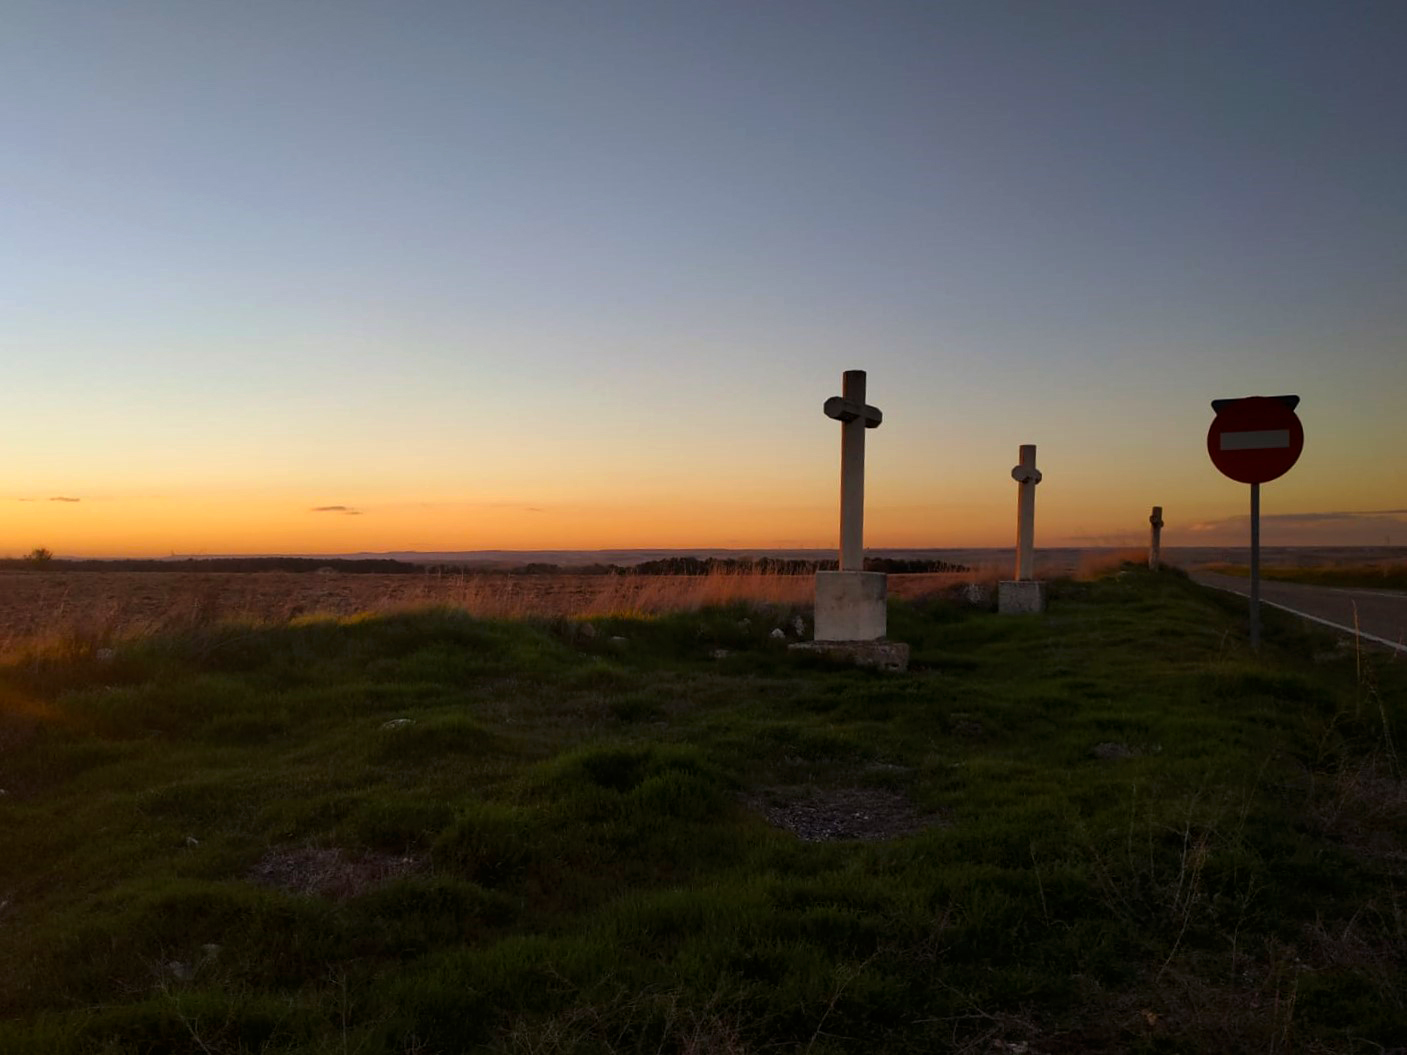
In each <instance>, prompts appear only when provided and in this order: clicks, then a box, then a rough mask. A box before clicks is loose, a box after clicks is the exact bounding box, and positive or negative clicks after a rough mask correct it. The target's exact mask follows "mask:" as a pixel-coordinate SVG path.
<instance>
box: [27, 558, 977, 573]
mask: <svg viewBox="0 0 1407 1055" xmlns="http://www.w3.org/2000/svg"><path fill="white" fill-rule="evenodd" d="M837 566H838V562H837V561H834V560H787V559H785V558H782V557H757V558H751V557H667V558H665V559H663V560H647V561H645V562H644V563H642V564H629V565H620V564H586V565H579V564H567V565H562V564H543V563H533V564H522V565H518V566H517V567H508V568H505V567H485V566H482V565H473V564H467V565H466V564H414V563H411V562H410V561H404V560H390V559H374V558H373V559H367V560H344V559H336V558H332V559H318V558H316V557H205V558H197V557H190V558H187V559H185V560H66V559H62V558H58V557H52V558H47V559H44V560H42V561H36V560H34V559H32V558H28V557H19V558H15V557H11V558H0V569H3V570H14V569H25V570H29V571H167V572H212V571H215V572H220V571H223V572H260V571H282V572H346V573H350V574H358V573H360V574H375V575H442V574H446V573H452V574H455V575H504V574H508V575H727V574H734V575H737V574H757V575H810V574H812V573H813V572H817V571H835V570H836V568H837ZM865 570H866V571H882V572H888V573H890V574H894V575H905V574H913V573H921V572H961V571H970V570H971V569H970V568H968V567H966V566H965V565H962V564H954V563H952V562H951V561H945V560H895V559H891V558H889V557H868V558H866V560H865Z"/></svg>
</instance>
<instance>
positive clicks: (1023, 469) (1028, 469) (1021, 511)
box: [997, 443, 1045, 615]
mask: <svg viewBox="0 0 1407 1055" xmlns="http://www.w3.org/2000/svg"><path fill="white" fill-rule="evenodd" d="M1011 478H1012V479H1013V480H1015V481H1016V483H1017V492H1016V578H1015V579H1014V580H1008V581H1006V582H999V583H997V611H999V612H1001V613H1002V614H1003V615H1023V614H1027V613H1032V612H1043V611H1045V583H1043V582H1036V581H1035V574H1036V485H1037V484H1038V483H1040V482H1041V471H1040V470H1039V469H1037V468H1036V447H1035V444H1032V443H1023V444H1022V445H1021V448H1020V451H1019V462H1018V464H1017V465H1016V467H1015V468H1013V469H1012V470H1011Z"/></svg>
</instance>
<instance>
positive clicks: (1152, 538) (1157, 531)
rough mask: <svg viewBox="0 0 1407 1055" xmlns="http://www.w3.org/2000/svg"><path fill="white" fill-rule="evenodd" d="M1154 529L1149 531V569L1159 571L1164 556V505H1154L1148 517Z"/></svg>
mask: <svg viewBox="0 0 1407 1055" xmlns="http://www.w3.org/2000/svg"><path fill="white" fill-rule="evenodd" d="M1148 523H1149V524H1150V525H1152V529H1151V530H1150V531H1149V533H1148V570H1149V571H1157V570H1158V567H1159V565H1160V564H1161V563H1162V557H1163V507H1162V506H1154V507H1153V515H1152V516H1150V517H1149V518H1148Z"/></svg>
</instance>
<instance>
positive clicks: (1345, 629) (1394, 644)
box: [1193, 580, 1407, 652]
mask: <svg viewBox="0 0 1407 1055" xmlns="http://www.w3.org/2000/svg"><path fill="white" fill-rule="evenodd" d="M1193 581H1196V580H1193ZM1197 585H1198V586H1209V587H1211V588H1212V589H1213V590H1220V591H1221V592H1222V593H1234V594H1235V595H1236V596H1237V597H1249V594H1244V593H1242V592H1241V591H1240V590H1233V589H1232V588H1231V587H1230V586H1214V585H1212V584H1211V583H1209V582H1203V583H1197ZM1260 603H1261V604H1267V605H1269V606H1270V607H1271V608H1278V609H1280V611H1282V612H1289V613H1290V614H1291V615H1297V616H1299V617H1300V618H1301V619H1308V620H1309V621H1310V622H1311V623H1318V624H1319V625H1321V626H1327V627H1330V628H1331V629H1333V630H1338V631H1341V632H1342V633H1345V634H1352V635H1353V636H1354V637H1361V638H1363V639H1364V640H1366V641H1372V642H1373V643H1374V644H1378V645H1386V646H1387V647H1388V648H1392V649H1396V650H1397V651H1398V652H1407V645H1404V644H1402V643H1401V642H1399V641H1389V640H1388V639H1387V638H1385V637H1379V636H1378V635H1377V634H1370V633H1368V632H1367V631H1366V630H1358V629H1356V628H1355V627H1351V626H1344V625H1343V624H1342V623H1331V622H1330V621H1329V620H1327V619H1320V618H1319V617H1318V616H1317V615H1310V614H1309V613H1308V612H1300V611H1297V610H1296V609H1294V608H1289V607H1287V606H1285V605H1283V604H1276V603H1275V602H1274V601H1267V600H1266V599H1265V598H1264V597H1262V598H1261V599H1260Z"/></svg>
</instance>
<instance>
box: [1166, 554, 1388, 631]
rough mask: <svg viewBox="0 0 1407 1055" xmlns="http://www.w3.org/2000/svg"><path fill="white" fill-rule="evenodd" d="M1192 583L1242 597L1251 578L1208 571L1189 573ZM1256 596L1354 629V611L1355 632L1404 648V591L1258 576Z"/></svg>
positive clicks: (1293, 610) (1246, 592)
mask: <svg viewBox="0 0 1407 1055" xmlns="http://www.w3.org/2000/svg"><path fill="white" fill-rule="evenodd" d="M1190 574H1191V576H1192V580H1193V581H1194V582H1199V583H1201V584H1202V585H1203V586H1212V587H1215V588H1216V589H1219V590H1230V591H1231V592H1232V593H1239V594H1241V595H1242V596H1243V597H1246V596H1249V595H1250V592H1251V580H1250V579H1242V578H1240V577H1239V576H1235V575H1216V574H1214V573H1212V572H1204V571H1194V572H1191V573H1190ZM1260 599H1261V603H1263V604H1272V605H1275V606H1277V607H1279V608H1284V609H1287V610H1288V611H1291V612H1295V613H1297V614H1299V615H1303V616H1307V617H1308V618H1310V619H1314V620H1317V621H1318V622H1321V623H1329V624H1331V625H1333V626H1336V627H1338V628H1339V629H1341V630H1345V631H1347V632H1348V633H1350V634H1351V633H1353V631H1354V620H1355V610H1356V615H1357V625H1358V629H1359V632H1360V633H1362V634H1363V635H1364V636H1365V637H1372V638H1376V639H1377V640H1378V641H1379V642H1380V643H1382V644H1385V645H1392V646H1393V647H1395V648H1397V649H1399V650H1403V651H1407V593H1402V592H1400V591H1397V590H1346V589H1341V588H1340V587H1337V586H1305V585H1304V584H1302V583H1297V582H1270V581H1269V580H1266V579H1262V580H1261V583H1260Z"/></svg>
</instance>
